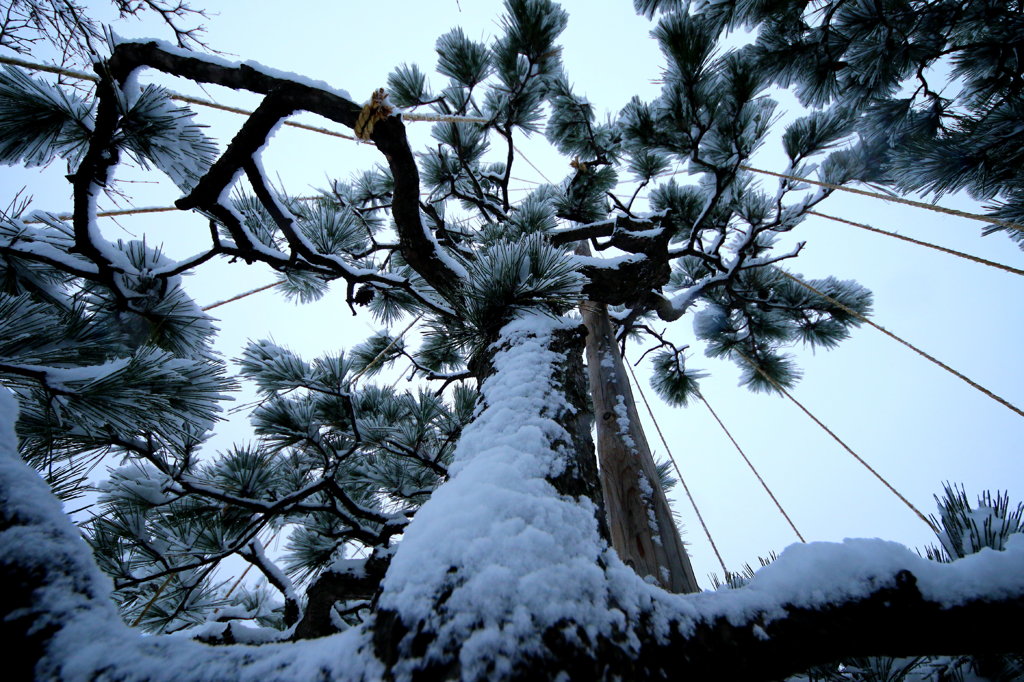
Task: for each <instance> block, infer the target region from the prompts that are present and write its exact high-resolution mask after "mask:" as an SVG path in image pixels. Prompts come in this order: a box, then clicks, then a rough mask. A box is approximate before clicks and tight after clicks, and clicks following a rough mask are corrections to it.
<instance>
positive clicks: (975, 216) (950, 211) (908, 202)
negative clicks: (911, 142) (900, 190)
mask: <svg viewBox="0 0 1024 682" xmlns="http://www.w3.org/2000/svg"><path fill="white" fill-rule="evenodd" d="M740 168H742V169H743V170H746V171H753V172H755V173H762V174H764V175H771V176H774V177H776V178H784V179H786V180H794V181H796V182H806V183H808V184H811V185H817V186H818V187H827V188H828V189H833V190H838V191H840V192H850V193H852V194H860V195H861V196H865V197H873V198H875V199H881V200H883V201H892V202H895V203H897V204H904V205H905V206H914V207H916V208H923V209H927V210H929V211H935V212H937V213H945V214H946V215H955V216H959V217H961V218H970V219H971V220H980V221H981V222H983V223H992V224H994V225H1001V226H1003V227H1009V228H1012V229H1014V230H1021V231H1024V225H1020V224H1019V223H1014V222H1011V221H1009V220H1003V219H1002V218H996V217H995V216H988V215H981V214H980V213H969V212H967V211H961V210H958V209H955V208H946V207H945V206H939V205H937V204H926V203H924V202H923V201H914V200H913V199H904V198H903V197H897V196H892V195H888V194H881V193H880V192H869V191H867V190H863V189H856V188H854V187H843V186H842V185H833V184H832V183H829V182H821V181H819V180H811V179H809V178H801V177H799V176H797V175H788V174H786V173H775V172H774V171H767V170H761V169H760V168H753V167H752V166H742V165H741V166H740Z"/></svg>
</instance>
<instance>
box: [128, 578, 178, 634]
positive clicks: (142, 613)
mask: <svg viewBox="0 0 1024 682" xmlns="http://www.w3.org/2000/svg"><path fill="white" fill-rule="evenodd" d="M175 575H176V574H175V573H172V574H170V575H169V576H167V580H165V581H163V582H162V583H160V587H158V588H156V592H154V593H153V597H152V598H151V599H150V600H149V601H148V602H146V605H145V606H143V607H142V611H140V612H139V616H138V618H136V619H135V620H133V621H132V627H133V628H137V627H139V623H141V622H142V619H143V618H145V616H146V614H147V613H148V612H149V608H150V607H151V606H153V604H155V603H156V600H157V598H159V597H160V593H161V592H163V591H164V588H165V587H167V586H168V585H170V584H171V579H173V578H174V576H175Z"/></svg>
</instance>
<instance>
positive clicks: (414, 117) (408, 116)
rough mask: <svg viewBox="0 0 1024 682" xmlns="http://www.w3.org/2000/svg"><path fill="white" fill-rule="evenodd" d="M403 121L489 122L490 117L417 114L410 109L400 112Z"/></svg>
mask: <svg viewBox="0 0 1024 682" xmlns="http://www.w3.org/2000/svg"><path fill="white" fill-rule="evenodd" d="M402 120H403V121H425V122H428V123H489V122H490V119H487V118H480V117H479V116H450V115H448V114H417V113H415V112H412V111H407V112H406V111H403V112H402Z"/></svg>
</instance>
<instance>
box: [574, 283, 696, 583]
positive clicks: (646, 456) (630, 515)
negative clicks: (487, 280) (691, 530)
mask: <svg viewBox="0 0 1024 682" xmlns="http://www.w3.org/2000/svg"><path fill="white" fill-rule="evenodd" d="M581 310H582V313H583V322H584V323H585V324H586V326H587V332H588V333H587V345H586V347H587V372H588V374H589V377H590V391H591V396H592V398H593V402H594V414H595V415H596V416H597V452H598V457H599V460H600V463H601V483H602V487H603V489H604V500H605V506H606V509H607V512H608V528H609V534H610V536H611V543H612V547H614V548H615V551H616V552H618V553H619V556H620V557H621V558H622V560H623V561H625V562H626V563H627V564H629V565H630V566H632V567H633V569H634V570H636V572H637V573H639V574H640V575H641V576H644V577H647V576H650V577H652V578H654V580H656V581H657V584H658V585H660V586H661V587H663V588H665V589H666V590H669V591H671V592H697V591H699V590H700V588H699V587H698V586H697V579H696V577H695V576H694V574H693V567H692V566H691V565H690V557H689V556H687V554H686V549H685V548H684V547H683V541H682V538H680V537H679V530H678V528H677V527H676V524H675V519H674V518H673V517H672V509H671V508H670V507H669V504H668V499H667V498H666V497H665V492H664V491H663V490H662V489H661V486H660V485H658V472H657V470H656V468H655V465H654V457H653V456H652V455H651V448H650V446H649V445H648V444H647V438H646V437H645V436H644V431H643V428H642V427H641V425H640V416H639V415H638V414H637V410H636V402H635V401H634V399H633V392H632V390H631V389H630V386H629V377H628V376H627V375H626V368H625V366H624V365H623V363H622V357H621V356H620V355H619V352H618V348H617V347H616V344H615V337H614V335H613V333H612V327H611V322H610V320H609V319H608V311H607V308H606V307H605V306H604V305H603V304H599V303H594V302H588V303H586V304H584V305H583V306H581Z"/></svg>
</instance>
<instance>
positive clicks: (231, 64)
mask: <svg viewBox="0 0 1024 682" xmlns="http://www.w3.org/2000/svg"><path fill="white" fill-rule="evenodd" d="M114 39H115V44H127V43H135V44H139V45H147V44H150V43H153V44H155V45H156V46H157V47H159V48H160V49H161V50H163V51H164V52H167V53H169V54H173V55H175V56H178V57H187V58H189V59H195V60H197V61H201V62H205V63H207V64H214V65H217V66H221V67H224V68H226V69H238V68H241V67H243V66H245V67H248V68H250V69H252V70H253V71H256V72H257V73H262V74H263V75H265V76H270V77H271V78H277V79H279V80H286V81H291V82H293V83H298V84H300V85H305V86H308V87H310V88H314V89H316V90H322V91H323V92H327V93H330V94H332V95H336V96H338V97H341V98H343V99H347V100H349V101H350V102H352V101H355V100H354V99H353V98H352V95H350V94H349V93H348V91H347V90H342V89H340V88H335V87H334V86H332V85H330V84H328V83H326V82H325V81H321V80H315V79H313V78H309V77H308V76H303V75H301V74H298V73H292V72H290V71H282V70H280V69H275V68H272V67H269V66H266V65H264V64H260V63H259V62H255V61H252V60H247V61H244V62H237V61H231V60H230V59H224V58H223V57H217V56H214V55H210V54H206V53H203V52H193V51H192V50H189V49H186V48H183V47H178V46H177V45H173V44H171V43H168V42H165V41H163V40H151V39H147V40H139V39H137V38H133V39H122V38H120V37H118V36H114Z"/></svg>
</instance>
